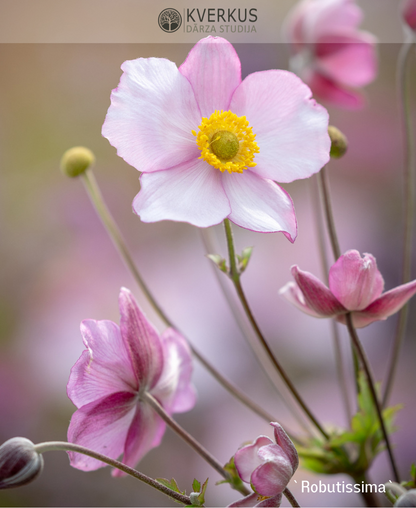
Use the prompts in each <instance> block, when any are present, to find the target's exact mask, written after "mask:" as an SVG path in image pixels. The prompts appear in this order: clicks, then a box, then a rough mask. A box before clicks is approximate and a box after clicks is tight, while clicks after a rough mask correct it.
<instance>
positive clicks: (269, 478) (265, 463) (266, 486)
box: [230, 422, 299, 507]
mask: <svg viewBox="0 0 416 508" xmlns="http://www.w3.org/2000/svg"><path fill="white" fill-rule="evenodd" d="M270 425H272V426H273V427H274V438H275V441H276V443H273V441H272V440H271V439H270V438H268V437H267V436H259V437H258V438H257V439H256V440H255V441H254V443H252V444H250V445H247V446H244V447H243V448H241V449H240V450H238V452H237V453H236V454H235V456H234V464H235V467H236V468H237V471H238V474H239V475H240V478H241V479H242V480H243V482H246V483H250V484H251V486H252V488H253V489H254V491H255V492H254V493H253V494H250V495H249V496H247V497H245V498H243V499H240V500H239V501H236V502H234V503H232V504H231V505H230V506H233V507H234V506H280V503H281V501H282V493H283V491H284V490H285V488H286V486H287V484H288V483H289V481H290V479H291V478H292V476H293V475H294V473H295V471H296V469H297V467H298V465H299V457H298V452H297V451H296V448H295V447H294V445H293V443H292V441H291V440H290V438H289V436H288V435H287V434H286V432H285V431H284V429H283V427H282V426H281V425H279V424H278V423H276V422H272V423H271V424H270Z"/></svg>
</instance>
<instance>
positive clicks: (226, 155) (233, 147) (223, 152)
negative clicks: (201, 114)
mask: <svg viewBox="0 0 416 508" xmlns="http://www.w3.org/2000/svg"><path fill="white" fill-rule="evenodd" d="M239 149H240V142H239V141H238V138H237V136H236V135H235V134H234V133H232V132H229V131H218V132H216V133H215V134H214V135H213V136H212V140H211V150H212V151H213V153H215V155H216V156H217V157H218V158H219V159H220V160H223V161H229V160H231V159H232V158H233V157H235V156H236V155H237V153H238V150H239Z"/></svg>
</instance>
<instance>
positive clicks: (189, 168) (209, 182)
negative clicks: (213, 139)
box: [133, 158, 231, 227]
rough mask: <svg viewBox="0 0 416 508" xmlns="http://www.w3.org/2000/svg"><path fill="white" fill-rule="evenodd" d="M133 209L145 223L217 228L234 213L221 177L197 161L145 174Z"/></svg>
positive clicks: (213, 169)
mask: <svg viewBox="0 0 416 508" xmlns="http://www.w3.org/2000/svg"><path fill="white" fill-rule="evenodd" d="M140 183H141V190H140V192H139V194H138V195H137V196H136V197H135V198H134V201H133V209H134V211H135V212H136V213H137V214H138V215H139V216H140V218H141V220H142V221H143V222H157V221H160V220H173V221H180V222H188V223H190V224H192V225H194V226H197V227H209V226H214V225H215V224H219V223H220V222H222V221H223V220H224V219H225V218H226V217H227V216H228V215H229V214H230V212H231V208H230V203H229V201H228V199H227V196H226V194H225V191H224V188H223V186H222V180H221V173H220V171H219V170H218V169H215V168H213V167H212V166H210V165H209V164H207V163H206V162H205V161H203V160H200V159H197V158H195V159H194V160H192V161H189V162H187V163H185V164H182V165H180V166H178V167H176V168H173V169H169V170H166V171H158V172H155V173H151V174H143V175H142V176H141V178H140Z"/></svg>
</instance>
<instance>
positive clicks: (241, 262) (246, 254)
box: [237, 247, 254, 273]
mask: <svg viewBox="0 0 416 508" xmlns="http://www.w3.org/2000/svg"><path fill="white" fill-rule="evenodd" d="M253 248H254V247H246V248H245V249H244V250H243V252H242V253H241V256H239V255H238V254H237V259H238V271H239V272H240V273H243V272H244V270H245V269H246V268H247V265H248V262H249V261H250V258H251V254H252V252H253Z"/></svg>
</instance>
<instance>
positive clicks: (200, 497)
mask: <svg viewBox="0 0 416 508" xmlns="http://www.w3.org/2000/svg"><path fill="white" fill-rule="evenodd" d="M208 480H209V478H207V479H206V480H205V481H204V483H203V484H202V489H201V493H200V494H199V496H198V499H199V502H200V503H201V506H202V505H203V504H204V503H205V492H206V490H207V487H208Z"/></svg>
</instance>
